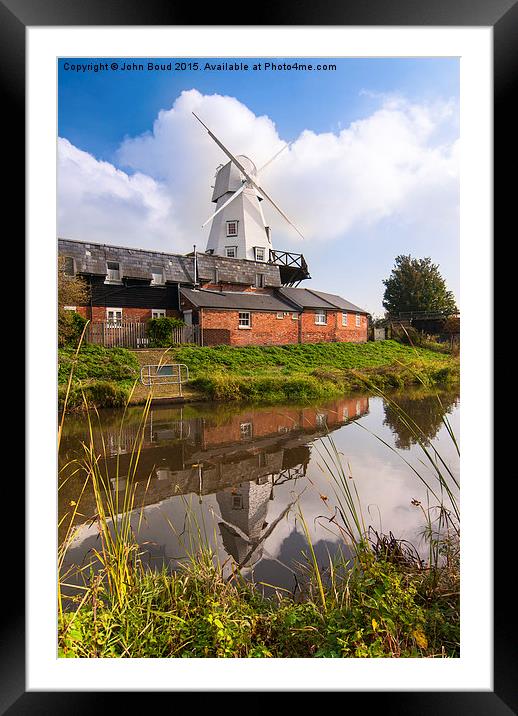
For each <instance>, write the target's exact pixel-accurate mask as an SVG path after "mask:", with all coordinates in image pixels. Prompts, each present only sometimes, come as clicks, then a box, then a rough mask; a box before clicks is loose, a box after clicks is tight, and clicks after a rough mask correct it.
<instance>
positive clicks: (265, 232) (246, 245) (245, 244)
mask: <svg viewBox="0 0 518 716" xmlns="http://www.w3.org/2000/svg"><path fill="white" fill-rule="evenodd" d="M193 114H194V112H193ZM194 116H195V117H196V119H197V120H198V122H200V124H201V125H203V127H205V129H206V130H207V132H208V133H209V135H210V137H212V139H213V140H214V141H215V142H216V144H217V145H218V146H219V147H220V148H221V149H222V150H223V152H224V153H225V154H226V155H227V157H228V158H229V159H230V161H229V162H227V164H225V165H224V166H221V167H220V168H219V169H218V170H217V173H216V182H215V184H214V192H213V194H212V201H213V202H214V203H215V204H216V211H215V212H214V214H212V216H211V217H209V218H208V219H207V221H206V222H205V223H204V224H203V226H206V225H207V224H208V223H209V221H212V226H211V229H210V233H209V239H208V242H207V249H206V250H207V252H210V253H213V254H217V255H219V256H227V257H229V258H237V259H249V260H252V261H268V262H272V263H275V254H281V253H286V252H274V254H272V251H273V246H272V242H271V236H270V227H269V226H266V223H265V220H264V215H263V210H262V207H261V203H260V202H262V201H263V199H266V201H268V203H270V204H271V205H272V206H273V207H274V208H275V209H276V211H278V212H279V214H280V215H281V216H282V217H283V218H284V219H285V220H286V221H287V222H288V224H290V226H292V227H293V228H294V229H295V231H296V232H297V233H298V234H299V235H300V237H301V238H304V237H303V235H302V233H301V232H300V231H299V229H297V227H296V226H295V224H293V222H292V221H290V219H289V218H288V217H287V216H286V214H285V213H284V211H283V210H282V209H281V208H280V207H279V206H278V205H277V204H276V203H275V202H274V200H273V199H272V198H271V196H269V195H268V193H267V192H266V191H265V190H264V189H263V187H262V186H260V185H259V183H258V177H259V175H260V173H261V172H262V171H263V170H264V169H265V168H266V167H267V166H268V165H269V164H271V162H273V160H274V159H275V158H276V157H278V156H279V154H280V153H281V152H282V151H284V149H286V147H287V146H288V145H287V144H285V145H284V146H283V147H282V149H281V150H280V151H279V152H277V154H275V155H274V156H273V157H272V158H271V159H270V160H269V161H268V162H267V163H266V164H264V165H263V166H262V167H261V168H260V169H257V168H256V166H255V164H254V163H253V161H252V160H251V159H249V158H248V157H246V156H244V155H238V156H234V155H233V154H232V153H231V152H230V151H229V150H228V149H227V148H226V147H225V145H224V144H223V143H222V142H221V141H220V140H219V139H218V138H217V137H216V136H215V134H213V132H211V131H210V129H209V128H208V127H207V125H206V124H204V123H203V122H202V121H201V119H200V118H199V117H198V116H197V115H196V114H194ZM297 255H298V256H300V257H301V258H302V260H303V257H302V255H301V254H297ZM292 256H295V254H292ZM299 268H300V267H299ZM304 271H305V272H306V275H304V276H301V277H300V278H299V280H301V279H302V278H307V277H309V274H308V273H307V266H305V262H304Z"/></svg>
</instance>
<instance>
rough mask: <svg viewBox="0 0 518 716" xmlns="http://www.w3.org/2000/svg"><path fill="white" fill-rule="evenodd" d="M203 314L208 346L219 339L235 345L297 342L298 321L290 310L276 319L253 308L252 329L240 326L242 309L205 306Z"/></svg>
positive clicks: (204, 340) (270, 314)
mask: <svg viewBox="0 0 518 716" xmlns="http://www.w3.org/2000/svg"><path fill="white" fill-rule="evenodd" d="M200 313H201V319H200V322H201V326H202V330H203V344H204V345H206V346H210V345H217V343H218V341H220V342H223V343H225V344H227V345H233V346H250V345H255V346H272V345H279V346H282V345H286V344H287V343H298V323H299V322H298V320H297V321H294V320H293V319H292V317H291V313H289V314H288V315H287V316H285V317H284V318H276V316H277V314H276V313H268V312H263V311H255V312H254V311H251V323H252V327H251V328H238V326H239V311H217V310H213V309H207V308H203V309H201V310H200ZM222 338H223V339H224V340H223V341H221V339H222Z"/></svg>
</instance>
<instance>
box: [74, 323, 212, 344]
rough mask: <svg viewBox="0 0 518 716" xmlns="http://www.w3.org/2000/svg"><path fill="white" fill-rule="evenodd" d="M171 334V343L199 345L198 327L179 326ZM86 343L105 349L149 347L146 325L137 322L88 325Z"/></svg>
mask: <svg viewBox="0 0 518 716" xmlns="http://www.w3.org/2000/svg"><path fill="white" fill-rule="evenodd" d="M171 333H172V335H171V343H195V344H197V345H200V343H201V338H200V330H199V326H179V327H177V328H173V329H171ZM86 342H87V343H95V344H96V345H100V346H106V347H107V348H149V347H150V341H149V336H148V332H147V323H144V322H137V321H131V322H130V321H128V322H126V321H123V322H121V323H110V322H109V321H99V322H96V323H90V324H89V325H88V328H87V331H86Z"/></svg>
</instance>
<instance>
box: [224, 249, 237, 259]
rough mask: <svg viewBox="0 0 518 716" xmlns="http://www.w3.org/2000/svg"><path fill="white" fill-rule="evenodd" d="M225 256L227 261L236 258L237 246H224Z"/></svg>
mask: <svg viewBox="0 0 518 716" xmlns="http://www.w3.org/2000/svg"><path fill="white" fill-rule="evenodd" d="M225 256H226V257H227V259H235V258H237V246H225Z"/></svg>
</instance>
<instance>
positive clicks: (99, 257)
mask: <svg viewBox="0 0 518 716" xmlns="http://www.w3.org/2000/svg"><path fill="white" fill-rule="evenodd" d="M87 252H88V253H87ZM58 253H59V255H60V256H70V257H72V258H73V259H74V262H75V270H76V272H77V273H81V274H86V275H87V274H90V275H95V276H105V275H106V261H117V262H118V263H119V264H120V271H121V276H122V277H123V278H132V279H141V280H143V281H150V280H151V269H152V267H155V266H157V267H158V266H160V267H161V268H162V270H163V274H164V280H165V281H166V282H170V283H183V284H193V283H194V257H193V255H192V254H190V255H186V256H184V255H181V254H170V253H165V252H161V251H146V250H144V249H132V248H128V247H124V246H112V245H111V244H96V243H91V242H85V241H75V240H72V239H58ZM197 270H198V280H200V281H214V280H215V271H216V270H217V272H218V281H222V282H224V283H239V284H242V285H249V286H253V285H254V284H255V277H256V274H257V273H262V274H263V275H264V285H265V286H272V287H276V286H280V285H281V278H280V273H279V267H278V266H274V265H273V264H268V263H264V262H262V261H249V260H247V259H230V258H226V257H225V256H215V255H214V254H205V253H198V254H197Z"/></svg>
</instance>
